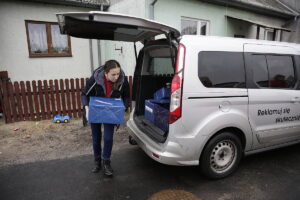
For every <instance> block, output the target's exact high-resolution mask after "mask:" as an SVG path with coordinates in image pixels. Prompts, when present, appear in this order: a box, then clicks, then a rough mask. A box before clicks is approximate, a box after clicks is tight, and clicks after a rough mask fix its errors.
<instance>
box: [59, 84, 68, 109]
mask: <svg viewBox="0 0 300 200" xmlns="http://www.w3.org/2000/svg"><path fill="white" fill-rule="evenodd" d="M59 83H60V94H61V104H62V114H63V115H66V114H67V112H66V111H67V109H66V95H65V87H64V80H63V79H60V80H59Z"/></svg>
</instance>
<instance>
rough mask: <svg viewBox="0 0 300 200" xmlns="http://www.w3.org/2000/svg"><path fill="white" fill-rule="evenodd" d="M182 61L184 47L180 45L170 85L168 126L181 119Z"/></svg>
mask: <svg viewBox="0 0 300 200" xmlns="http://www.w3.org/2000/svg"><path fill="white" fill-rule="evenodd" d="M184 59H185V46H184V45H182V44H180V45H179V47H178V53H177V59H176V71H175V76H174V77H173V80H172V85H171V103H170V116H169V124H172V123H173V122H175V121H176V120H178V119H179V118H180V117H181V110H182V86H183V69H184Z"/></svg>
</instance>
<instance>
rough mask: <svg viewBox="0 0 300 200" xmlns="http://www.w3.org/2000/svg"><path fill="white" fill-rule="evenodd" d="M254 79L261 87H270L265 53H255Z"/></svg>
mask: <svg viewBox="0 0 300 200" xmlns="http://www.w3.org/2000/svg"><path fill="white" fill-rule="evenodd" d="M251 61H252V66H253V70H252V71H253V80H254V82H255V83H256V84H257V85H258V86H259V87H269V74H268V66H267V60H266V58H265V56H264V55H253V57H252V59H251Z"/></svg>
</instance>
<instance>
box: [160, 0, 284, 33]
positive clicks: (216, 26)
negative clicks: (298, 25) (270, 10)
mask: <svg viewBox="0 0 300 200" xmlns="http://www.w3.org/2000/svg"><path fill="white" fill-rule="evenodd" d="M166 11H167V12H166ZM154 13H155V19H154V20H156V21H159V22H162V23H166V24H169V25H171V26H173V27H175V28H177V29H179V30H181V17H190V18H196V19H203V20H208V21H209V22H210V30H209V35H213V36H227V37H233V36H234V34H244V35H245V36H246V37H247V38H256V26H254V25H249V24H247V23H243V22H232V20H229V19H227V18H226V17H225V16H226V15H229V16H233V17H239V18H245V19H249V20H253V21H259V22H263V23H267V24H271V25H275V26H281V25H282V24H284V20H281V19H279V18H275V17H270V16H265V15H261V14H255V13H252V12H249V11H244V10H239V9H236V8H229V7H224V6H219V5H215V4H210V3H205V2H200V1H197V0H172V1H170V0H158V1H157V3H156V4H155V8H154Z"/></svg>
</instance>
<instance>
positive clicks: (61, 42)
mask: <svg viewBox="0 0 300 200" xmlns="http://www.w3.org/2000/svg"><path fill="white" fill-rule="evenodd" d="M51 36H52V47H53V51H54V52H55V53H67V52H68V51H69V48H68V37H67V35H62V34H60V32H59V27H58V25H51Z"/></svg>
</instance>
